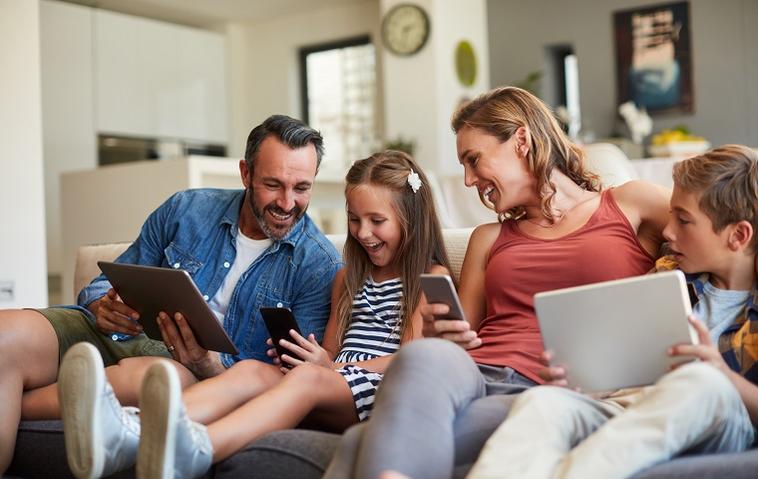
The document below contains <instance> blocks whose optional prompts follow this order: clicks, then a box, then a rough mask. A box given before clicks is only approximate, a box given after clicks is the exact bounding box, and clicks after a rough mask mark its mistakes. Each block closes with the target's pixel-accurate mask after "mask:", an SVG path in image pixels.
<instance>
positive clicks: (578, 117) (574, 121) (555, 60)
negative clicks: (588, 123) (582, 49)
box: [543, 45, 582, 138]
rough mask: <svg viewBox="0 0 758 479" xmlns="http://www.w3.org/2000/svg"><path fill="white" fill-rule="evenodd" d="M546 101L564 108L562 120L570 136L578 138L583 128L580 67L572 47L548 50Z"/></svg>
mask: <svg viewBox="0 0 758 479" xmlns="http://www.w3.org/2000/svg"><path fill="white" fill-rule="evenodd" d="M546 57H547V61H546V65H545V70H546V73H547V74H546V80H547V81H546V85H545V88H546V90H545V91H543V94H544V97H545V98H544V99H545V101H546V102H547V103H548V104H550V105H552V106H553V107H554V108H556V109H558V108H561V107H562V108H563V109H564V110H563V115H559V116H564V117H563V118H561V120H562V121H563V122H564V123H565V127H566V128H567V130H568V134H569V136H571V137H572V138H576V137H577V136H578V135H579V130H580V129H581V127H582V112H581V109H580V105H579V67H578V64H577V58H576V54H574V49H573V48H572V47H571V45H556V46H551V47H547V49H546Z"/></svg>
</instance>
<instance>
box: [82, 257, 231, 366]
mask: <svg viewBox="0 0 758 479" xmlns="http://www.w3.org/2000/svg"><path fill="white" fill-rule="evenodd" d="M97 265H98V266H99V267H100V269H101V270H102V272H103V273H104V274H105V276H106V277H107V278H108V281H110V283H111V285H112V286H113V289H114V290H116V293H118V295H119V296H120V297H121V300H122V301H123V302H124V303H126V304H127V305H128V306H129V307H130V308H132V309H133V310H135V311H137V313H139V323H140V324H141V325H142V328H143V331H144V332H145V334H147V336H148V337H149V338H152V339H157V340H158V341H162V340H163V337H162V336H161V331H160V328H159V327H158V323H157V322H156V320H155V319H156V318H157V317H158V313H160V312H161V311H164V312H165V313H166V314H168V315H169V316H171V317H173V315H174V314H175V313H182V315H183V316H184V317H185V318H186V320H187V324H189V326H190V328H191V329H192V332H193V333H194V334H195V339H197V343H198V344H199V345H200V346H202V347H203V348H205V349H208V350H212V351H219V352H222V353H229V354H238V353H239V351H238V350H237V348H236V346H234V343H233V342H232V340H231V339H229V336H228V335H227V334H226V331H225V330H224V328H223V326H221V323H219V321H218V319H217V318H216V316H215V315H214V314H213V311H211V309H210V307H208V303H207V302H206V301H205V300H204V299H203V296H202V295H201V294H200V291H198V289H197V286H195V283H194V282H193V281H192V278H191V277H190V275H189V273H187V272H186V271H184V270H181V269H169V268H156V267H153V266H141V265H135V264H123V263H109V262H106V261H98V262H97Z"/></svg>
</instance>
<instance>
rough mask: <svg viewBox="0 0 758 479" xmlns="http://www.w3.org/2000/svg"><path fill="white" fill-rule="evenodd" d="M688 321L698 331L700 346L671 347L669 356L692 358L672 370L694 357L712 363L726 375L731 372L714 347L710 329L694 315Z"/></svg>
mask: <svg viewBox="0 0 758 479" xmlns="http://www.w3.org/2000/svg"><path fill="white" fill-rule="evenodd" d="M687 320H688V321H689V322H690V324H691V325H692V327H694V328H695V331H697V336H698V339H699V341H700V344H677V345H676V346H671V347H670V348H669V350H668V354H669V356H690V359H688V360H686V361H681V362H679V363H677V364H674V365H672V366H671V367H670V369H672V370H673V369H676V368H678V367H680V366H682V365H684V364H687V363H689V362H690V360H691V358H693V357H694V358H698V359H700V360H701V361H705V362H708V363H710V364H711V365H712V366H714V367H715V368H716V369H718V370H719V371H721V372H723V373H724V374H727V373H729V372H731V369H729V366H727V364H726V362H725V361H724V358H723V357H722V356H721V353H720V352H719V350H718V349H717V348H716V346H714V345H713V343H711V336H710V334H708V329H707V328H706V327H705V325H704V324H703V323H701V322H700V321H698V320H697V319H695V317H694V316H692V315H690V316H689V317H687Z"/></svg>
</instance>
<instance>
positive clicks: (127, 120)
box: [94, 10, 228, 144]
mask: <svg viewBox="0 0 758 479" xmlns="http://www.w3.org/2000/svg"><path fill="white" fill-rule="evenodd" d="M94 39H95V41H94V59H95V61H94V64H95V92H96V93H95V98H96V101H95V103H96V112H97V114H96V124H97V130H98V132H100V133H109V134H117V135H122V136H123V135H126V136H140V137H162V138H179V139H187V140H197V141H204V142H211V143H222V144H227V143H228V131H227V94H226V81H225V74H226V58H225V56H226V54H225V40H224V37H223V35H221V34H218V33H214V32H210V31H204V30H199V29H194V28H189V27H183V26H178V25H170V24H167V23H163V22H158V21H155V20H149V19H145V18H138V17H132V16H129V15H123V14H119V13H113V12H108V11H103V10H96V11H95V19H94Z"/></svg>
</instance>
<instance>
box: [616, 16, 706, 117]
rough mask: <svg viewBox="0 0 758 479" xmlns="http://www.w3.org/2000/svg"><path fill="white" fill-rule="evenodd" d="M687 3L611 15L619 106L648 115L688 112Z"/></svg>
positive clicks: (690, 106)
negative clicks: (630, 106) (639, 109)
mask: <svg viewBox="0 0 758 479" xmlns="http://www.w3.org/2000/svg"><path fill="white" fill-rule="evenodd" d="M689 18H690V10H689V3H688V2H676V3H666V4H661V5H655V6H651V7H645V8H635V9H633V10H624V11H620V12H615V13H614V14H613V21H614V26H615V28H614V31H615V35H616V82H617V87H618V91H617V93H618V104H619V105H620V104H622V103H625V102H627V101H629V100H631V101H633V102H634V103H635V104H636V105H637V107H645V108H646V109H647V111H648V112H651V113H662V112H675V113H692V112H693V111H694V108H693V106H694V100H693V91H692V73H691V69H692V50H691V49H690V21H689Z"/></svg>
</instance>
